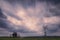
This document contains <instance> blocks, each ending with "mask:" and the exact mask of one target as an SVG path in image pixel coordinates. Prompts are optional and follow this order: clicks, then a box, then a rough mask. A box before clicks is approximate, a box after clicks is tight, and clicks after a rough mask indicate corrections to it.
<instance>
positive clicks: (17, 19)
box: [0, 0, 60, 36]
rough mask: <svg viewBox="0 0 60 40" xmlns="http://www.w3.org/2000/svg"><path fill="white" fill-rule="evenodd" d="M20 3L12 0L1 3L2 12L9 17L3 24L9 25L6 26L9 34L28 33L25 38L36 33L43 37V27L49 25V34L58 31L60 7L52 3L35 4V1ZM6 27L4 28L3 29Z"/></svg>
mask: <svg viewBox="0 0 60 40" xmlns="http://www.w3.org/2000/svg"><path fill="white" fill-rule="evenodd" d="M19 2H21V1H19ZM19 2H18V1H12V0H11V1H4V0H2V1H0V3H2V4H0V6H1V9H2V12H3V13H4V14H5V15H6V17H7V19H6V20H3V21H4V22H1V23H3V24H6V25H7V26H6V25H5V26H6V27H7V30H9V32H13V31H16V32H19V33H27V34H24V35H25V36H28V35H33V34H34V33H35V34H37V35H43V34H44V31H43V26H45V25H48V31H47V32H50V31H51V33H52V31H55V32H56V29H58V27H57V25H56V24H59V23H60V21H59V20H60V18H59V17H60V16H59V13H60V12H59V10H60V9H59V7H57V6H56V5H52V4H50V3H48V4H47V3H46V2H38V1H36V3H35V1H34V0H33V1H30V2H29V1H22V3H23V2H24V3H23V4H22V3H19ZM31 2H32V3H31ZM49 6H50V7H49ZM56 8H57V9H56ZM54 9H55V11H54ZM57 12H58V13H57ZM56 14H57V16H56ZM53 24H55V25H53ZM5 26H3V28H4V27H5ZM29 33H31V34H29ZM35 34H34V35H35Z"/></svg>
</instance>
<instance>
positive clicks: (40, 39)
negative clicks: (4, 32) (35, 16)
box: [0, 37, 60, 40]
mask: <svg viewBox="0 0 60 40" xmlns="http://www.w3.org/2000/svg"><path fill="white" fill-rule="evenodd" d="M0 40H60V37H59V38H58V37H57V38H47V37H46V38H42V37H40V38H38V37H32V38H10V37H0Z"/></svg>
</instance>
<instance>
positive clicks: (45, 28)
mask: <svg viewBox="0 0 60 40" xmlns="http://www.w3.org/2000/svg"><path fill="white" fill-rule="evenodd" d="M43 28H44V36H45V37H46V36H47V32H46V30H47V25H46V26H43Z"/></svg>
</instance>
